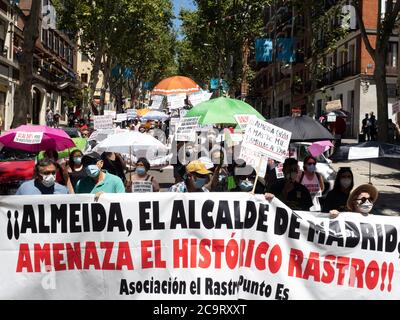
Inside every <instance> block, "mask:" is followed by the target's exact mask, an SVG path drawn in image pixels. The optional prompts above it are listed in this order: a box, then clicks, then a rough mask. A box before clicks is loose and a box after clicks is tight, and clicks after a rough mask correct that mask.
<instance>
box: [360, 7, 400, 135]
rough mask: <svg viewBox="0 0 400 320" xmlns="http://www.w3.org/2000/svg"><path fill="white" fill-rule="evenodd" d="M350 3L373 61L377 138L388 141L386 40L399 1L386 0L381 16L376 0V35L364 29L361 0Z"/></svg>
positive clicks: (397, 11)
mask: <svg viewBox="0 0 400 320" xmlns="http://www.w3.org/2000/svg"><path fill="white" fill-rule="evenodd" d="M352 4H353V5H354V7H355V9H356V16H357V22H358V25H359V27H360V30H361V36H362V39H363V41H364V44H365V47H366V48H367V51H368V53H369V54H370V56H371V58H372V59H373V61H374V63H375V69H374V80H375V84H376V99H377V109H378V128H379V130H378V140H380V141H384V142H386V141H388V126H387V120H388V94H387V89H388V88H387V81H386V62H387V53H388V41H389V38H390V36H391V35H392V33H393V30H394V28H395V26H396V20H397V18H398V16H399V12H400V1H393V0H387V1H386V12H385V15H384V17H382V10H381V1H378V14H377V26H376V36H371V35H370V34H369V33H368V31H367V29H366V26H365V23H364V20H363V10H362V9H363V8H362V4H363V2H362V1H360V0H352ZM374 42H375V43H374Z"/></svg>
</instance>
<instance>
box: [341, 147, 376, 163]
mask: <svg viewBox="0 0 400 320" xmlns="http://www.w3.org/2000/svg"><path fill="white" fill-rule="evenodd" d="M375 158H379V148H375V147H371V148H359V147H350V150H349V156H348V159H349V160H358V159H375Z"/></svg>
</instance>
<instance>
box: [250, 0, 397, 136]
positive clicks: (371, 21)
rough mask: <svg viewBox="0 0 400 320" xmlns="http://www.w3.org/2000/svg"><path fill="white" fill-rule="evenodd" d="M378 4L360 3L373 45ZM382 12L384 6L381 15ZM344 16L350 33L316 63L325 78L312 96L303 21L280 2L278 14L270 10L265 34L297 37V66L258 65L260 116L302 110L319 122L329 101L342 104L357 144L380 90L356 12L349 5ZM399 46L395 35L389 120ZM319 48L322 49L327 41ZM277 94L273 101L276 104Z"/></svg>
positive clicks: (391, 47) (389, 61) (389, 74)
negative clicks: (310, 103)
mask: <svg viewBox="0 0 400 320" xmlns="http://www.w3.org/2000/svg"><path fill="white" fill-rule="evenodd" d="M378 3H379V1H378V0H363V1H362V16H363V21H364V23H365V26H366V29H367V32H368V36H369V38H370V39H371V41H372V43H374V41H375V37H376V26H377V14H378ZM384 10H385V7H384V1H382V13H384ZM343 12H346V13H348V15H349V21H348V27H349V30H348V33H347V35H346V37H345V38H344V39H342V40H340V41H339V42H338V43H337V48H336V50H334V52H331V53H330V54H327V55H325V56H324V58H323V59H322V60H319V61H318V63H321V64H323V65H324V66H325V68H326V72H325V73H324V74H322V76H321V77H320V78H319V79H318V81H317V84H316V88H315V89H316V90H312V79H311V75H310V70H309V69H308V67H307V65H310V64H311V63H312V60H311V55H310V51H311V50H310V46H311V39H309V38H308V34H307V32H305V23H306V21H305V20H304V17H301V16H299V15H298V14H297V13H296V12H295V11H294V9H290V8H287V7H286V6H285V1H277V5H276V7H275V8H274V7H273V6H271V7H269V8H267V10H266V21H265V22H266V23H265V29H266V31H267V34H268V35H269V36H270V37H274V35H275V36H278V37H291V36H293V37H294V39H295V51H296V62H295V63H293V64H290V65H288V64H285V63H282V62H279V61H275V63H268V64H257V67H258V72H257V76H256V80H255V88H256V89H255V91H254V93H255V95H254V96H255V98H254V100H255V102H254V105H255V107H256V108H257V109H258V110H259V111H260V112H263V114H264V115H266V116H267V117H279V116H285V115H290V114H291V110H292V109H293V108H296V109H301V110H302V113H304V114H306V113H312V114H313V115H315V116H316V117H318V116H319V115H321V114H322V113H323V111H324V110H325V105H326V103H327V102H328V101H332V100H341V102H342V107H343V109H344V110H345V111H346V112H347V114H348V118H347V130H346V136H347V137H354V138H356V137H357V136H358V133H359V132H360V130H361V122H362V119H363V118H364V115H365V113H370V112H374V113H375V114H377V102H376V85H375V83H374V80H373V73H374V62H373V59H372V58H371V56H370V55H369V53H368V51H367V49H366V47H365V44H364V42H363V40H362V37H361V32H360V29H359V26H358V25H357V21H356V16H355V11H354V10H352V8H351V6H349V5H346V6H344V7H343ZM293 17H295V19H293ZM334 23H342V21H336V22H334ZM336 26H337V25H336ZM289 30H290V31H289ZM322 31H323V30H321V34H322ZM398 40H399V39H398V35H397V34H396V33H395V32H394V34H393V35H392V37H391V38H390V41H389V43H388V46H389V54H388V59H387V82H388V96H389V105H388V109H389V115H391V114H392V110H391V105H392V103H394V102H395V101H396V100H397V98H396V96H397V90H396V89H397V86H396V82H397V77H398V70H399V66H398V42H399V41H398ZM321 45H324V43H323V37H321ZM274 70H275V77H274V76H273V74H274ZM274 92H275V99H273V97H274V94H273V93H274ZM308 99H312V100H313V101H312V102H313V105H314V110H311V112H310V110H309V109H308V110H307V104H309V102H310V101H308Z"/></svg>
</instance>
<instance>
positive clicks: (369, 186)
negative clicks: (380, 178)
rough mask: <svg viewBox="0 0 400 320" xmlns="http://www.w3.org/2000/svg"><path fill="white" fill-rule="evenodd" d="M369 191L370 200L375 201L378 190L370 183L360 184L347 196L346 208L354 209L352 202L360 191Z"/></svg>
mask: <svg viewBox="0 0 400 320" xmlns="http://www.w3.org/2000/svg"><path fill="white" fill-rule="evenodd" d="M363 192H366V193H369V195H370V197H371V198H372V202H374V203H375V202H376V200H377V199H378V195H379V193H378V190H377V189H376V188H375V187H374V186H373V185H372V184H362V185H361V186H359V187H357V188H355V189H354V190H353V191H352V192H351V193H350V195H349V198H348V199H347V208H348V209H350V210H353V211H354V209H355V208H354V205H353V202H354V200H355V199H356V197H358V195H359V194H360V193H363Z"/></svg>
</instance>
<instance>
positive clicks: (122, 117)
mask: <svg viewBox="0 0 400 320" xmlns="http://www.w3.org/2000/svg"><path fill="white" fill-rule="evenodd" d="M127 120H128V114H127V113H117V120H116V122H123V121H127Z"/></svg>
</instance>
